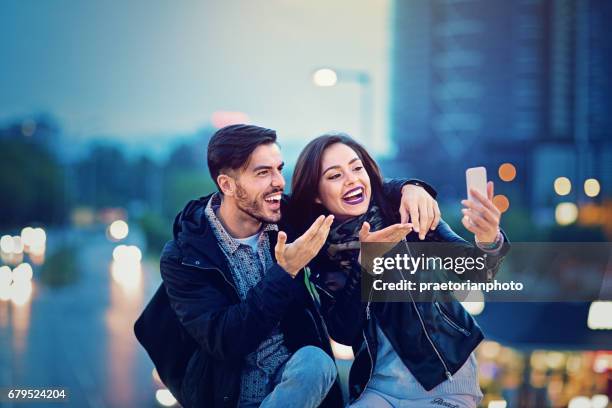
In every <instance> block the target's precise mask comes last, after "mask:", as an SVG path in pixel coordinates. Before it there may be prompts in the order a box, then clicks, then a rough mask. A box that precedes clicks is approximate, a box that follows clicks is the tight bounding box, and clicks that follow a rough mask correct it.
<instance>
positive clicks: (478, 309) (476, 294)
mask: <svg viewBox="0 0 612 408" xmlns="http://www.w3.org/2000/svg"><path fill="white" fill-rule="evenodd" d="M461 305H462V306H463V308H464V309H465V310H467V312H468V313H469V314H471V315H472V316H478V315H479V314H481V313H482V311H483V310H484V308H485V299H484V294H483V293H482V291H481V290H471V291H470V293H468V295H467V296H466V297H465V298H464V300H463V301H462V302H461Z"/></svg>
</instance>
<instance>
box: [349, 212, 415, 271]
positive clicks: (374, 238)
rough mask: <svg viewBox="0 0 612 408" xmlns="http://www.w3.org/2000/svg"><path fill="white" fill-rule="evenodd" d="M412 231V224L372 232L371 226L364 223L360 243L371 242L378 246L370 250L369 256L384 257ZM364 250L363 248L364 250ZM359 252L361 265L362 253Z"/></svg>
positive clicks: (394, 225)
mask: <svg viewBox="0 0 612 408" xmlns="http://www.w3.org/2000/svg"><path fill="white" fill-rule="evenodd" d="M411 231H412V224H410V223H403V224H393V225H390V226H388V227H387V228H384V229H381V230H380V231H376V232H370V224H368V223H367V222H364V223H363V225H362V226H361V230H359V242H361V243H363V242H369V243H375V244H378V245H376V246H375V247H373V248H374V250H369V251H368V255H369V256H373V257H377V256H383V255H384V254H386V253H387V252H389V251H390V250H391V249H393V247H394V246H395V245H397V243H398V242H400V241H401V240H402V239H403V238H404V237H405V236H406V235H408V234H410V232H411ZM362 250H363V248H362ZM362 250H361V251H359V258H358V259H359V262H360V263H361V253H362Z"/></svg>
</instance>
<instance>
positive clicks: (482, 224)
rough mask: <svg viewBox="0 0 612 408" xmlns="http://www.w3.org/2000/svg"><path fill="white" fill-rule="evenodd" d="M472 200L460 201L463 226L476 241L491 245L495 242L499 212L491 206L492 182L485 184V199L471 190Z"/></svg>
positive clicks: (499, 217)
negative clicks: (462, 206)
mask: <svg viewBox="0 0 612 408" xmlns="http://www.w3.org/2000/svg"><path fill="white" fill-rule="evenodd" d="M470 194H471V195H472V198H473V199H472V200H461V204H463V205H464V206H465V207H467V208H463V209H461V212H462V213H463V218H462V219H461V222H462V223H463V226H464V227H465V228H466V229H467V230H468V231H470V232H471V233H473V234H474V235H475V236H476V241H478V242H481V243H484V244H491V243H493V242H495V241H496V240H497V235H498V234H499V221H500V219H501V212H500V211H499V210H498V209H497V207H495V204H493V201H492V200H493V182H492V181H489V182H488V183H487V197H485V196H483V195H482V194H480V193H479V192H478V191H476V190H474V189H471V190H470Z"/></svg>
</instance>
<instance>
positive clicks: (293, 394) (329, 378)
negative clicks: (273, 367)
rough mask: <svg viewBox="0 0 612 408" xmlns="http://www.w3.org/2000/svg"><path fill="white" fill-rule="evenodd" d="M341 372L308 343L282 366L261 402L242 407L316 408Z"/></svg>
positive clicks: (332, 362)
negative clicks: (273, 385)
mask: <svg viewBox="0 0 612 408" xmlns="http://www.w3.org/2000/svg"><path fill="white" fill-rule="evenodd" d="M337 375H338V371H337V369H336V363H335V362H334V360H332V358H331V357H330V356H328V355H327V353H325V352H324V351H323V350H322V349H320V348H318V347H314V346H305V347H302V348H301V349H299V350H297V351H296V352H295V353H293V355H292V356H291V358H289V360H287V362H286V363H285V366H284V367H281V369H280V370H279V374H278V375H277V378H276V381H275V382H276V386H275V387H274V389H273V390H272V392H271V393H270V394H268V396H267V397H266V398H265V399H264V400H263V401H262V402H261V404H257V403H249V404H244V403H243V404H241V405H240V408H254V407H259V408H272V407H283V408H284V407H296V408H298V407H299V408H310V407H312V408H315V407H318V406H319V404H321V402H322V401H323V400H324V399H325V396H326V395H327V393H328V392H329V389H330V388H331V387H332V385H333V384H334V381H335V380H336V376H337Z"/></svg>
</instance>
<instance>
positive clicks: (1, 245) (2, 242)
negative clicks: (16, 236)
mask: <svg viewBox="0 0 612 408" xmlns="http://www.w3.org/2000/svg"><path fill="white" fill-rule="evenodd" d="M14 246H15V243H14V241H13V237H11V236H10V235H3V236H2V238H0V249H1V250H2V252H4V253H6V254H11V253H13V248H14Z"/></svg>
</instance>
